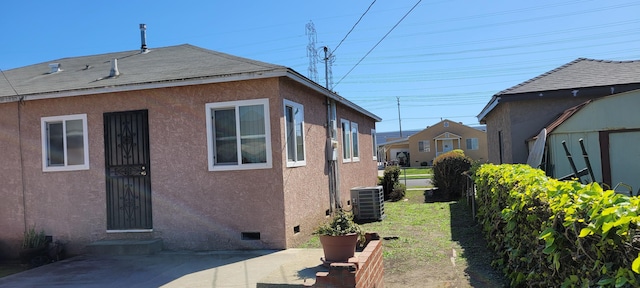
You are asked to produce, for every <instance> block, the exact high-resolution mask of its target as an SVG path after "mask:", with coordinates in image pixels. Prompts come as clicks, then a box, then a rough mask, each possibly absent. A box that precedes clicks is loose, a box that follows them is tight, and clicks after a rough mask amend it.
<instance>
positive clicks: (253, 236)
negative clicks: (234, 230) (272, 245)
mask: <svg viewBox="0 0 640 288" xmlns="http://www.w3.org/2000/svg"><path fill="white" fill-rule="evenodd" d="M242 240H260V232H242Z"/></svg>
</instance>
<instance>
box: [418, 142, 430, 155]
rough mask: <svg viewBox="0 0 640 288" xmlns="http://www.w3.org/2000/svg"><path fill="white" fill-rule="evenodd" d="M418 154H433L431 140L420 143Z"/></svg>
mask: <svg viewBox="0 0 640 288" xmlns="http://www.w3.org/2000/svg"><path fill="white" fill-rule="evenodd" d="M420 143H422V149H420ZM418 152H423V153H429V152H431V141H430V140H420V141H418Z"/></svg>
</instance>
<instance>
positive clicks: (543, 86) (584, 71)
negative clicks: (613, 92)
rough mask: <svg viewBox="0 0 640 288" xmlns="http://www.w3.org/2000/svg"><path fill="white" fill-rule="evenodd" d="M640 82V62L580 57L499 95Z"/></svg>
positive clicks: (498, 94)
mask: <svg viewBox="0 0 640 288" xmlns="http://www.w3.org/2000/svg"><path fill="white" fill-rule="evenodd" d="M629 83H640V61H639V60H635V61H607V60H595V59H587V58H578V59H576V60H574V61H572V62H569V63H567V64H565V65H562V66H560V67H558V68H556V69H553V70H551V71H549V72H546V73H544V74H542V75H540V76H538V77H535V78H532V79H530V80H527V81H525V82H522V83H520V84H518V85H516V86H513V87H511V88H508V89H505V90H503V91H500V92H498V93H497V94H496V96H504V95H509V94H519V93H528V92H543V91H553V90H562V89H575V88H584V87H598V86H609V85H620V84H629Z"/></svg>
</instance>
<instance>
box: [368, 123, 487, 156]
mask: <svg viewBox="0 0 640 288" xmlns="http://www.w3.org/2000/svg"><path fill="white" fill-rule="evenodd" d="M381 146H382V147H383V149H384V153H385V157H386V159H390V160H391V161H397V162H398V163H399V164H400V165H403V166H410V167H421V166H425V165H428V166H431V165H432V164H433V160H434V159H435V158H436V157H438V156H439V155H440V154H443V153H446V152H449V151H451V150H454V149H460V150H463V151H464V153H465V155H467V156H469V157H470V158H471V159H473V160H476V161H480V162H486V161H487V153H488V152H487V133H486V132H485V131H483V130H480V129H476V128H473V127H469V126H467V125H464V124H461V123H458V122H454V121H451V120H448V119H445V120H442V121H440V122H438V123H436V124H434V125H433V126H429V127H427V128H425V129H424V130H422V131H419V132H417V133H415V134H413V135H411V136H409V137H408V138H403V139H398V140H395V141H389V142H387V143H385V144H384V145H381Z"/></svg>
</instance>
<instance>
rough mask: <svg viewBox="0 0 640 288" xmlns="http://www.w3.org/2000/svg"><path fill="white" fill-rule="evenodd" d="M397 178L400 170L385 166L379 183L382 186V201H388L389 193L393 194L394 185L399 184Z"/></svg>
mask: <svg viewBox="0 0 640 288" xmlns="http://www.w3.org/2000/svg"><path fill="white" fill-rule="evenodd" d="M399 178H400V168H399V167H398V166H387V167H386V168H384V174H383V176H382V180H381V181H380V185H382V189H383V191H384V200H389V199H390V198H391V193H393V189H394V187H395V186H396V184H397V183H399Z"/></svg>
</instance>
